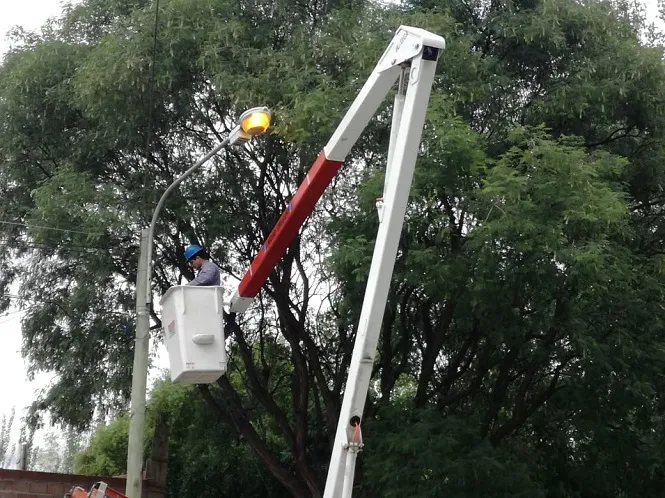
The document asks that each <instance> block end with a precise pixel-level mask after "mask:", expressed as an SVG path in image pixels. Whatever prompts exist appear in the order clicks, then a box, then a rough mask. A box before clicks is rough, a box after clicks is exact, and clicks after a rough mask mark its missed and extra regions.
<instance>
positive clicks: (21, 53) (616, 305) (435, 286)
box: [0, 0, 665, 497]
mask: <svg viewBox="0 0 665 498" xmlns="http://www.w3.org/2000/svg"><path fill="white" fill-rule="evenodd" d="M156 7H157V5H156V4H155V3H152V2H147V1H140V0H117V1H109V0H84V1H82V2H80V3H78V4H76V5H75V6H70V7H67V8H66V9H65V11H64V12H63V15H62V17H61V18H60V19H58V20H55V21H53V22H52V23H50V24H49V25H47V26H46V27H45V28H44V29H43V30H42V32H41V33H39V34H22V35H20V40H19V41H20V43H19V45H18V46H17V48H16V49H15V50H13V51H12V52H10V53H9V54H8V55H7V56H6V58H5V60H4V62H3V64H2V67H1V68H0V115H1V116H2V119H1V120H0V123H1V124H0V154H1V156H0V185H2V188H3V191H4V192H5V195H4V196H3V199H2V200H1V201H0V202H1V204H0V212H1V213H2V216H0V218H1V219H2V220H3V221H6V222H7V221H8V222H10V223H12V224H6V223H5V224H2V226H1V227H0V229H2V242H3V243H2V249H1V250H2V256H3V258H0V259H1V260H2V261H1V262H0V265H2V278H1V279H0V289H1V290H2V291H3V293H5V294H6V291H7V289H8V286H9V285H10V284H11V283H12V282H15V281H18V282H20V285H21V287H20V294H19V297H20V298H21V299H22V300H24V302H29V303H31V307H30V309H29V310H28V311H27V315H26V319H25V320H24V322H23V334H24V350H25V352H26V355H27V357H28V359H29V361H30V365H31V368H32V370H33V371H39V370H50V371H53V372H55V373H56V374H57V377H56V381H55V383H54V384H53V386H52V387H51V388H50V390H49V391H47V392H46V393H45V395H44V397H43V398H42V399H40V400H39V401H38V403H37V404H36V405H35V408H36V409H37V410H40V409H48V410H49V411H50V412H51V413H52V415H53V416H55V418H56V419H57V420H62V421H66V422H68V423H71V424H76V425H79V426H86V425H88V424H89V423H90V422H91V421H92V420H93V419H94V417H95V416H97V415H101V416H104V415H106V414H108V413H114V412H117V411H118V410H121V409H123V408H125V407H126V405H127V401H128V392H129V387H130V383H129V376H130V365H131V349H132V342H133V341H132V338H133V321H134V316H133V311H132V308H133V284H134V282H135V280H136V274H135V272H136V264H137V252H138V248H137V245H138V233H139V229H140V228H141V227H142V226H144V225H145V223H146V220H147V219H148V217H149V215H150V214H151V211H152V209H153V207H154V204H155V202H156V200H157V199H158V198H159V195H161V192H162V191H163V190H164V188H166V186H167V185H168V184H169V183H170V182H171V181H172V180H173V179H174V178H175V176H177V175H178V174H179V173H181V172H182V171H184V170H185V169H186V168H187V167H188V166H189V165H191V164H192V163H193V162H194V161H195V160H196V159H197V158H198V156H200V155H201V154H202V153H203V152H205V151H207V150H208V149H210V148H211V147H212V146H213V144H214V143H215V142H216V141H217V140H219V139H220V138H222V137H223V136H224V134H225V133H227V132H228V124H229V123H230V122H233V120H234V119H236V118H237V117H238V115H239V113H240V112H242V111H243V110H244V109H245V108H247V107H250V106H253V105H257V104H265V105H269V106H270V107H271V108H272V109H273V110H274V111H275V123H274V127H273V128H272V131H271V133H270V135H268V136H267V137H265V138H261V139H260V140H256V141H255V142H254V143H252V144H251V145H250V146H249V147H248V148H246V149H243V150H240V149H234V150H226V151H223V152H221V153H220V154H219V155H218V157H216V158H215V159H213V160H212V161H211V163H210V164H209V165H208V166H207V167H206V168H204V169H203V170H202V171H201V173H199V174H197V175H195V177H194V178H192V179H191V180H189V181H187V182H186V183H185V184H183V186H182V188H181V189H180V190H179V191H178V192H176V193H175V194H174V195H173V196H172V197H171V198H170V199H169V201H168V203H167V205H166V208H165V210H164V212H163V214H162V217H161V221H160V224H159V226H158V230H157V234H156V239H155V243H156V255H155V280H154V292H155V294H156V295H159V294H161V293H162V292H163V291H165V290H166V289H167V288H168V287H169V286H170V285H173V284H174V283H176V282H177V281H178V279H179V278H181V277H182V276H184V277H186V278H191V276H192V275H191V273H190V272H189V270H188V269H187V267H186V265H185V262H184V260H183V257H182V249H183V247H184V245H185V244H187V243H189V242H198V243H201V244H202V245H205V246H206V247H209V248H210V250H211V254H212V256H213V258H214V260H215V261H216V262H217V263H219V265H220V266H221V267H222V269H223V270H224V273H225V275H229V276H234V277H238V276H241V275H242V273H243V271H244V269H245V268H246V267H247V265H248V263H249V261H250V260H251V258H252V257H253V256H254V254H255V251H256V250H257V248H258V247H259V246H260V244H261V242H262V240H263V239H264V238H265V237H266V235H267V234H268V233H269V231H270V229H271V228H272V226H273V225H274V223H275V222H276V220H277V218H278V217H279V215H280V214H281V212H282V210H283V209H284V207H285V206H286V204H287V202H288V199H289V197H290V195H292V194H293V192H294V191H295V188H296V187H297V185H298V184H299V182H300V181H301V180H302V178H303V177H304V175H305V173H306V171H307V169H308V167H309V164H310V163H311V161H312V160H313V159H314V157H315V156H316V154H317V152H318V150H319V149H320V148H321V147H322V146H323V144H324V143H325V142H326V141H327V138H328V137H329V135H330V133H331V132H332V130H333V129H334V127H335V125H336V123H337V122H338V121H339V119H340V117H341V116H342V115H343V112H344V110H345V109H346V107H347V106H348V105H349V103H350V101H351V99H352V98H353V97H354V95H355V93H356V92H357V90H358V89H359V88H360V86H361V85H362V83H363V82H364V79H365V77H366V76H367V75H368V73H369V71H370V69H371V68H372V67H373V65H374V63H375V62H376V60H377V59H378V57H379V56H380V54H381V52H382V51H383V48H384V47H385V44H386V42H387V41H388V39H389V38H390V36H392V33H393V32H394V30H395V28H396V27H397V26H399V25H400V24H411V25H416V26H421V27H423V28H427V29H431V30H433V31H435V32H437V33H440V34H442V35H443V36H445V37H446V39H447V48H446V50H445V52H444V56H443V58H442V60H441V62H440V67H439V73H438V74H439V76H438V78H437V81H436V87H435V89H434V92H433V95H432V100H431V104H430V108H429V112H428V117H427V124H426V130H425V135H424V140H423V147H422V154H421V158H420V160H419V162H418V166H417V173H416V178H415V181H414V186H413V189H412V191H411V202H410V204H409V208H408V213H407V219H406V222H405V228H404V233H403V235H402V238H401V241H400V251H399V255H398V260H397V264H396V269H395V275H394V278H393V283H392V286H391V291H390V295H389V302H388V306H387V308H386V314H385V317H384V325H383V327H382V331H381V341H380V345H379V352H378V355H377V361H376V367H375V371H374V376H375V379H376V382H373V383H372V388H371V390H370V394H369V400H368V407H367V410H366V420H367V425H366V427H367V429H366V431H368V436H367V442H368V447H367V451H366V453H365V454H364V455H363V458H361V460H360V468H359V472H358V475H357V477H358V489H359V492H362V493H364V494H365V495H366V496H389V495H390V493H392V494H393V495H394V496H406V495H411V494H413V493H414V492H415V493H417V494H418V495H419V496H420V495H423V496H428V493H429V496H440V495H441V494H446V495H453V496H477V495H482V496H520V493H521V495H522V496H557V497H572V496H584V497H595V496H598V497H600V496H603V497H606V496H616V497H619V496H641V495H653V494H654V493H657V492H656V491H655V490H656V489H657V488H656V487H657V486H658V483H659V482H660V480H662V478H663V453H662V449H661V448H662V445H661V444H660V442H661V441H662V438H663V430H662V429H663V428H662V416H663V407H664V404H663V399H662V395H661V394H660V393H662V392H663V387H664V386H663V382H662V379H661V377H662V376H661V375H660V372H662V368H663V366H664V365H663V363H664V361H665V358H664V357H663V351H665V349H663V326H662V320H661V317H662V307H661V302H662V297H663V277H662V271H661V269H662V254H661V252H662V229H661V224H662V212H661V210H662V196H661V183H662V181H663V171H664V170H663V167H662V164H664V162H663V160H662V159H663V158H664V157H663V150H664V149H663V144H664V143H665V128H664V125H665V121H664V118H665V107H664V106H663V103H664V101H665V86H664V85H663V83H662V82H663V81H664V79H663V76H665V74H664V72H665V65H664V64H663V59H662V55H663V53H662V47H661V46H660V45H658V36H656V33H654V32H651V33H650V34H651V36H650V38H649V40H650V41H649V42H642V41H641V39H642V38H641V36H642V35H643V34H644V29H645V25H644V23H643V21H642V20H641V18H640V16H639V15H636V14H638V13H636V12H635V10H634V8H633V7H630V6H626V5H623V4H611V3H607V2H597V1H592V2H585V3H579V2H574V1H572V0H529V1H506V2H489V3H487V2H474V1H462V0H448V1H436V2H432V1H422V2H410V3H405V4H403V5H390V6H378V5H375V4H373V3H370V2H344V1H342V0H331V1H329V2H321V1H305V2H300V1H299V2H294V1H291V0H274V1H271V2H263V1H251V0H248V1H242V2H240V3H238V2H230V1H226V0H204V1H201V0H163V1H161V2H160V3H159V10H158V11H157V12H156ZM156 13H158V16H157V17H155V14H156ZM389 122H390V115H389V113H388V112H387V111H386V109H384V108H382V110H381V111H380V112H379V116H378V119H377V120H375V121H373V122H372V124H371V125H370V126H369V127H368V129H367V130H366V132H365V134H364V135H363V137H362V139H361V140H360V142H359V143H358V145H357V146H356V147H355V148H354V149H353V151H352V153H351V157H350V158H349V161H348V162H347V165H346V166H345V168H344V170H343V171H342V173H341V174H340V175H339V178H337V179H336V180H335V182H334V184H333V186H332V188H330V189H329V190H328V192H327V193H326V195H325V197H324V199H323V200H322V202H321V204H320V206H319V207H318V208H317V210H316V211H315V213H314V214H313V215H312V217H311V218H310V219H309V220H308V222H307V223H306V225H305V226H304V227H303V229H302V230H301V232H300V234H299V236H298V237H297V238H296V240H295V241H294V242H293V243H292V244H291V246H290V247H289V248H288V250H287V252H286V254H285V256H284V258H283V259H282V261H281V262H280V264H279V265H278V266H277V268H276V269H275V271H274V272H273V273H272V274H271V275H270V278H269V280H268V282H267V283H266V285H265V286H264V288H263V292H262V294H261V296H260V299H259V300H258V302H257V304H256V306H255V307H253V308H252V309H251V310H250V312H249V313H247V314H245V315H244V316H243V317H230V320H229V322H228V326H227V332H228V334H229V335H230V336H231V339H230V340H229V344H230V365H229V374H228V375H227V376H225V377H223V378H222V379H220V381H219V382H218V383H217V385H216V386H201V387H199V388H198V391H197V392H198V395H199V396H201V397H202V399H203V400H205V401H206V403H207V404H208V406H209V408H211V409H212V410H213V413H215V414H216V416H217V417H218V418H219V420H220V421H222V422H223V423H224V424H227V425H226V426H227V427H229V426H232V427H235V429H236V430H237V431H238V433H239V434H240V435H242V438H243V440H244V441H245V442H246V444H247V445H248V446H249V447H250V448H251V449H252V450H253V454H254V455H255V458H256V461H258V462H260V464H261V465H263V466H265V468H266V469H267V470H268V472H269V473H270V474H271V475H272V476H273V478H274V480H275V482H278V483H280V485H281V486H282V487H283V488H284V490H286V491H287V492H288V493H290V494H291V495H293V496H320V495H321V493H322V483H323V480H324V478H325V472H326V468H327V462H328V459H329V455H330V444H331V440H332V437H333V435H334V430H335V425H336V422H337V421H336V416H337V413H338V412H339V406H340V400H341V393H342V392H343V388H344V382H345V375H346V370H347V367H348V363H349V361H350V356H351V350H352V345H353V339H354V336H355V330H356V324H357V319H358V315H359V308H360V302H361V301H362V295H363V292H364V282H365V281H366V276H367V271H368V263H369V259H370V257H371V251H372V244H373V238H374V234H375V233H376V229H377V226H378V219H377V217H376V213H375V211H374V199H375V198H376V197H377V196H378V195H380V194H381V185H382V181H383V179H382V175H383V167H384V166H383V165H384V164H385V159H386V155H387V141H388V137H389V129H388V123H389ZM1 304H2V305H3V306H7V305H8V301H7V299H6V298H5V297H3V301H2V303H1ZM159 318H160V314H159V309H154V310H153V312H152V320H153V325H154V331H155V338H157V339H158V338H159V337H160V332H159V331H160V325H161V324H160V321H159ZM190 395H192V396H193V394H192V393H189V394H188V396H190ZM96 411H97V412H100V413H96ZM172 417H175V418H177V416H176V414H172ZM196 420H197V421H198V422H197V423H199V422H200V423H201V424H205V422H203V421H199V419H196ZM193 430H195V429H193ZM426 434H429V435H430V436H428V437H425V435H426ZM206 451H207V450H206ZM239 455H240V453H239ZM116 458H121V457H118V456H117V455H116ZM209 458H210V461H211V462H215V461H216V462H218V464H219V465H223V462H224V461H225V460H222V459H219V460H216V459H217V458H221V457H219V456H215V454H212V453H211V454H209ZM239 458H240V457H239ZM242 458H249V456H248V455H247V454H245V453H242ZM407 459H408V460H409V461H411V462H412V464H411V465H410V466H409V467H408V468H407V469H403V471H402V472H397V471H396V470H398V469H401V467H402V465H401V464H402V462H404V461H405V460H407ZM246 461H248V460H243V462H246ZM513 462H514V464H513ZM626 462H631V463H630V464H626ZM365 464H366V465H365ZM192 465H195V466H197V467H196V469H198V470H196V472H203V471H202V470H201V467H200V466H201V465H203V462H202V461H199V462H194V463H192ZM211 465H212V464H211ZM243 465H244V464H243ZM172 470H173V471H174V472H176V473H177V475H183V474H182V473H183V472H185V470H184V467H183V466H182V465H181V464H175V463H174V464H173V466H172ZM190 470H191V469H190ZM192 472H193V471H192ZM238 472H242V469H239V470H238ZM414 490H415V491H414ZM182 493H183V496H189V493H195V490H194V489H193V488H192V489H190V490H184V489H183V490H182Z"/></svg>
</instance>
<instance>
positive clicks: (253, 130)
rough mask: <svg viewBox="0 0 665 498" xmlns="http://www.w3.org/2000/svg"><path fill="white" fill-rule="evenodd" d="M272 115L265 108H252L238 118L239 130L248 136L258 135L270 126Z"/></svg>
mask: <svg viewBox="0 0 665 498" xmlns="http://www.w3.org/2000/svg"><path fill="white" fill-rule="evenodd" d="M271 118H272V113H271V112H270V109H268V108H267V107H253V108H252V109H249V110H247V111H245V112H243V113H242V116H240V128H242V131H244V132H245V133H247V134H248V135H249V136H252V137H253V136H255V135H260V134H261V133H264V132H265V131H266V130H267V129H268V127H269V126H270V119H271Z"/></svg>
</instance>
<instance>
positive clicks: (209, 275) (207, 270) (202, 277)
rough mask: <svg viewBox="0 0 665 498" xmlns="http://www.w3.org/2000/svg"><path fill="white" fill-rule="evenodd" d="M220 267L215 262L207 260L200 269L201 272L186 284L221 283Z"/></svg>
mask: <svg viewBox="0 0 665 498" xmlns="http://www.w3.org/2000/svg"><path fill="white" fill-rule="evenodd" d="M219 282H220V278H219V268H217V266H216V265H215V264H213V263H210V262H207V263H206V264H204V265H203V266H202V267H201V270H199V274H198V275H197V276H196V278H195V279H194V280H192V281H191V282H187V284H186V285H219Z"/></svg>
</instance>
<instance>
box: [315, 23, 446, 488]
mask: <svg viewBox="0 0 665 498" xmlns="http://www.w3.org/2000/svg"><path fill="white" fill-rule="evenodd" d="M444 48H445V41H444V39H443V38H442V37H440V36H437V35H435V34H432V33H430V32H428V31H425V30H422V29H419V28H412V27H408V26H402V27H400V28H399V30H398V31H397V33H396V35H395V37H394V38H393V40H392V42H391V43H390V45H389V46H388V48H387V50H386V51H385V52H384V54H383V56H382V57H381V59H380V60H379V63H378V64H377V66H376V68H375V69H374V71H373V72H372V75H371V76H370V78H369V79H368V81H367V83H366V84H365V86H364V87H363V88H362V90H361V91H360V93H359V95H358V96H357V98H356V100H355V102H354V103H353V105H352V106H351V109H350V110H349V112H348V113H347V114H346V116H345V117H344V119H343V121H342V122H341V123H340V126H339V127H338V128H337V130H336V131H335V133H334V135H333V137H332V138H331V140H330V142H328V145H326V147H325V149H324V151H325V152H326V157H327V158H328V159H332V160H344V158H345V157H346V155H347V154H348V152H349V151H350V150H351V147H352V146H353V145H354V143H355V142H356V140H357V139H358V138H359V136H360V133H362V131H363V130H364V128H365V127H366V126H367V123H368V122H369V120H370V118H371V117H372V115H373V114H374V113H375V112H376V111H377V109H378V107H379V105H380V103H381V102H382V101H383V99H384V98H385V97H386V94H387V93H388V92H389V90H390V88H391V87H392V86H393V85H394V84H395V81H399V90H398V93H397V95H396V97H395V101H394V107H393V120H392V129H391V135H390V146H389V149H388V163H387V165H386V175H385V184H384V190H383V198H382V199H381V200H379V202H378V203H377V208H378V210H379V220H380V223H379V230H378V233H377V237H376V243H375V246H374V254H373V257H372V264H371V267H370V272H369V277H368V279H367V288H366V290H365V297H364V300H363V306H362V311H361V314H360V322H359V325H358V332H357V335H356V341H355V345H354V349H353V355H352V358H351V364H350V367H349V375H348V379H347V382H346V390H345V392H344V399H343V401H342V408H341V411H340V415H339V421H338V425H337V432H336V435H335V443H334V446H333V452H332V458H331V461H330V468H329V470H328V478H327V480H326V488H325V492H324V498H338V497H342V498H348V497H351V496H352V490H353V479H354V475H355V462H356V457H357V455H358V452H359V451H360V450H361V449H362V446H363V443H362V438H356V437H354V435H356V434H360V424H361V420H362V416H363V410H364V407H365V401H366V398H367V391H368V389H369V382H370V376H371V374H372V368H373V364H374V355H375V353H376V348H377V343H378V339H379V333H380V329H381V323H382V321H383V315H384V312H385V307H386V301H387V299H388V290H389V287H390V282H391V279H392V274H393V269H394V266H395V258H396V256H397V249H398V243H399V239H400V234H401V232H402V226H403V223H404V215H405V213H406V205H407V201H408V198H409V191H410V189H411V183H412V180H413V172H414V168H415V163H416V158H417V155H418V150H419V148H420V141H421V138H422V132H423V127H424V125H425V114H426V111H427V106H428V103H429V98H430V93H431V89H432V85H433V83H434V74H435V70H436V63H437V59H438V56H439V53H440V51H441V50H442V49H444ZM356 424H357V425H358V427H356Z"/></svg>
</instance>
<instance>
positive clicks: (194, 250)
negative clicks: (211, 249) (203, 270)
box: [185, 244, 203, 261]
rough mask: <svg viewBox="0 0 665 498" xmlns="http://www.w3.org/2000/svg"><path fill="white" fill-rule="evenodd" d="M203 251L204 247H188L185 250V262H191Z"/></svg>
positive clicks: (193, 245)
mask: <svg viewBox="0 0 665 498" xmlns="http://www.w3.org/2000/svg"><path fill="white" fill-rule="evenodd" d="M201 251H203V247H201V246H197V245H196V244H192V245H190V246H187V247H186V248H185V261H189V260H190V259H192V258H193V257H194V256H196V255H197V254H198V253H200V252H201Z"/></svg>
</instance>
